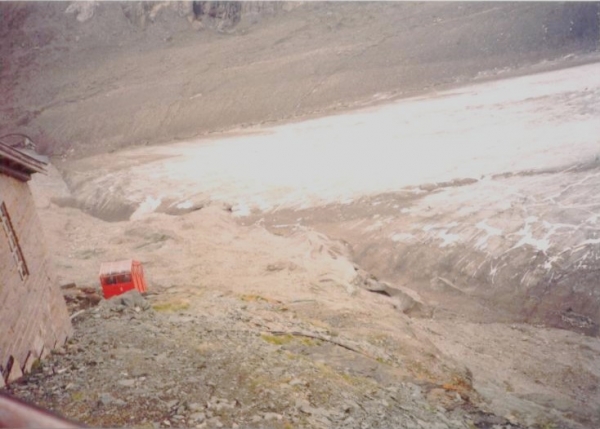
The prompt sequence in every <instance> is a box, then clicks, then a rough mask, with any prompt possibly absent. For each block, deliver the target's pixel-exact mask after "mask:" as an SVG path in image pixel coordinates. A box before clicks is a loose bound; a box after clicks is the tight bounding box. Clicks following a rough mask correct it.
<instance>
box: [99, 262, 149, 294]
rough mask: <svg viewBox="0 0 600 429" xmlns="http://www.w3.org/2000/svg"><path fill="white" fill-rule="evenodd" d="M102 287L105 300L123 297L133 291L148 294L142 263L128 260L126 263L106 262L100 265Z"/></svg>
mask: <svg viewBox="0 0 600 429" xmlns="http://www.w3.org/2000/svg"><path fill="white" fill-rule="evenodd" d="M100 285H102V292H103V294H104V298H106V299H108V298H111V297H113V296H116V295H121V294H122V293H125V292H127V291H130V290H132V289H137V290H138V291H140V293H143V292H146V290H147V287H146V279H144V269H143V268H142V263H141V262H138V261H134V260H133V259H127V260H124V261H115V262H104V263H102V264H101V265H100Z"/></svg>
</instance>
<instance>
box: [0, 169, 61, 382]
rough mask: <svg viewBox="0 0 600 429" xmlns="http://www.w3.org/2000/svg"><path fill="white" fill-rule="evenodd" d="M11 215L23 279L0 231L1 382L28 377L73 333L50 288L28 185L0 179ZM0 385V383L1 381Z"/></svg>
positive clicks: (57, 291) (57, 295)
mask: <svg viewBox="0 0 600 429" xmlns="http://www.w3.org/2000/svg"><path fill="white" fill-rule="evenodd" d="M2 203H4V204H5V207H6V209H7V212H8V214H9V216H10V221H11V224H12V228H13V230H14V232H15V235H16V237H17V240H18V242H19V246H20V248H21V252H22V254H23V258H24V260H25V262H26V264H27V268H28V272H29V273H28V275H27V276H26V277H25V278H24V279H23V278H21V275H20V274H19V271H18V269H17V264H16V263H15V260H14V258H13V255H12V253H11V250H10V246H9V243H8V238H7V236H6V233H5V231H4V229H2V230H1V231H0V332H2V335H0V369H1V370H2V376H3V378H4V379H5V381H7V382H10V381H13V380H14V379H16V378H18V377H19V376H20V374H21V372H22V371H23V372H28V371H29V370H30V369H31V366H32V365H33V363H34V362H35V360H36V359H39V358H43V357H44V356H45V355H47V354H48V352H49V351H50V350H51V349H52V348H54V347H55V346H57V345H62V344H64V342H65V340H66V339H67V337H68V336H69V335H70V334H71V333H72V327H71V322H70V319H69V314H68V312H67V307H66V304H65V301H64V299H63V297H62V294H61V292H60V289H59V288H58V285H57V284H56V283H55V280H54V275H53V271H52V267H51V266H50V263H49V260H48V256H47V249H46V243H45V238H44V233H43V230H42V227H41V224H40V221H39V218H38V215H37V212H36V209H35V204H34V201H33V198H32V195H31V192H30V189H29V187H28V185H27V183H23V182H20V181H18V180H16V179H13V178H11V177H8V176H4V175H0V204H2ZM0 384H2V381H0Z"/></svg>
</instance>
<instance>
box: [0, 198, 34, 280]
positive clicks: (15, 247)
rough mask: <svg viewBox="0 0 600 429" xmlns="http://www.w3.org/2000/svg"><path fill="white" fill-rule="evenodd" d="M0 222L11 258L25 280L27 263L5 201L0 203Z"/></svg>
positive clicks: (27, 271)
mask: <svg viewBox="0 0 600 429" xmlns="http://www.w3.org/2000/svg"><path fill="white" fill-rule="evenodd" d="M0 222H1V223H2V229H3V230H4V233H5V235H6V238H7V239H8V246H9V248H10V253H11V254H12V257H13V260H14V261H15V264H16V265H17V270H18V271H19V276H20V277H21V280H25V279H26V278H27V276H28V275H29V270H28V269H27V264H26V263H25V258H24V257H23V251H22V250H21V246H20V245H19V240H18V239H17V234H16V233H15V230H14V228H13V225H12V222H11V220H10V216H9V215H8V210H7V208H6V204H5V203H2V204H0Z"/></svg>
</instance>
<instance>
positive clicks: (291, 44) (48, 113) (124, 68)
mask: <svg viewBox="0 0 600 429" xmlns="http://www.w3.org/2000/svg"><path fill="white" fill-rule="evenodd" d="M0 19H1V21H2V25H0V32H2V34H1V38H0V53H1V57H2V58H3V62H2V69H1V75H0V77H1V79H2V82H3V85H2V101H1V102H0V103H1V105H0V112H1V113H2V114H1V115H0V133H7V132H17V131H19V132H24V133H26V134H29V135H31V136H32V138H34V140H36V141H38V145H39V146H40V148H41V149H42V150H43V151H45V152H47V153H54V154H67V153H69V154H71V155H73V154H75V155H77V156H82V155H85V154H89V153H90V152H105V151H107V150H112V149H114V148H118V147H124V146H130V145H134V144H149V143H157V142H167V141H172V140H175V139H180V138H186V137H190V136H197V135H201V134H205V133H210V132H214V131H218V130H226V129H235V128H239V127H245V126H248V125H250V124H259V123H265V122H273V121H281V120H287V119H292V118H298V117H305V116H307V115H311V114H316V113H326V112H332V111H335V110H339V109H347V108H351V107H355V106H357V105H364V104H365V103H367V104H368V103H373V102H377V101H381V100H385V99H390V98H397V97H403V96H407V95H410V94H414V93H418V92H423V91H427V90H430V89H433V88H440V87H443V86H448V85H456V84H460V83H463V82H465V81H468V80H472V79H474V78H480V79H481V78H489V77H494V76H498V75H502V74H506V73H510V72H519V71H520V70H521V71H523V68H524V67H526V66H528V65H531V64H536V63H540V62H543V61H547V60H552V59H556V58H562V57H564V56H565V55H569V54H578V53H582V52H587V51H590V50H595V49H597V47H598V40H599V37H598V34H599V32H598V22H599V20H598V4H597V3H487V2H486V3H483V2H482V3H455V2H443V3H407V2H402V3H393V2H389V3H387V2H386V3H375V2H374V3H362V2H348V3H345V2H305V3H303V2H293V3H285V2H73V3H69V2H46V3H43V2H35V3H10V2H8V3H5V2H2V3H1V4H0ZM69 151H72V152H69Z"/></svg>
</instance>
